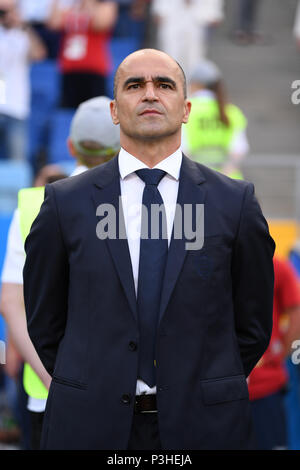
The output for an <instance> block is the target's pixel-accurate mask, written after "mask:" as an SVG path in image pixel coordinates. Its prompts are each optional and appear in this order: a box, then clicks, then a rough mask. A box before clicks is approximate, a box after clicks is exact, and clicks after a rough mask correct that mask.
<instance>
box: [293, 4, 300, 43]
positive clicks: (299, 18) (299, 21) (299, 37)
mask: <svg viewBox="0 0 300 470" xmlns="http://www.w3.org/2000/svg"><path fill="white" fill-rule="evenodd" d="M294 36H295V38H296V41H297V45H298V48H299V51H300V0H298V5H297V10H296V17H295V24H294Z"/></svg>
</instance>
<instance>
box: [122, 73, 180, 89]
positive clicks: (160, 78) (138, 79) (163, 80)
mask: <svg viewBox="0 0 300 470" xmlns="http://www.w3.org/2000/svg"><path fill="white" fill-rule="evenodd" d="M152 80H153V82H159V83H170V85H172V86H173V87H174V88H176V82H175V81H174V80H172V78H170V77H164V76H160V75H158V76H156V77H152ZM145 82H146V79H145V77H129V78H127V80H126V81H125V82H124V85H123V88H126V86H127V85H129V84H130V83H145Z"/></svg>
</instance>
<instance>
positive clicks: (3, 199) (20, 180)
mask: <svg viewBox="0 0 300 470" xmlns="http://www.w3.org/2000/svg"><path fill="white" fill-rule="evenodd" d="M0 181H1V186H0V214H4V215H7V214H10V213H12V212H13V210H14V209H15V208H16V206H17V200H18V199H17V197H18V191H19V189H21V188H25V187H28V186H31V184H32V170H31V166H30V164H29V163H28V162H18V161H12V160H2V161H0Z"/></svg>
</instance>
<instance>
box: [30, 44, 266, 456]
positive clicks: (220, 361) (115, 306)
mask: <svg viewBox="0 0 300 470" xmlns="http://www.w3.org/2000/svg"><path fill="white" fill-rule="evenodd" d="M190 107H191V104H190V102H189V101H188V100H187V98H186V85H185V77H184V73H183V71H182V69H181V68H180V66H179V65H178V64H177V63H176V62H175V61H174V60H173V59H172V58H171V57H169V56H168V55H166V54H165V53H163V52H161V51H157V50H151V49H147V50H141V51H137V52H135V53H133V54H131V55H129V56H128V57H127V58H126V59H125V60H124V61H123V62H122V64H121V65H120V67H119V69H118V71H117V74H116V77H115V99H114V100H113V101H112V103H111V114H112V119H113V122H114V123H115V124H120V138H121V150H120V152H119V154H118V155H117V156H116V157H115V158H113V159H112V160H111V161H110V162H108V163H105V164H104V165H101V166H100V167H97V168H95V169H92V170H89V171H88V172H86V173H84V174H82V175H79V176H75V177H73V178H69V179H68V180H65V181H61V182H56V183H53V184H51V185H48V186H47V187H46V191H45V200H44V203H43V205H42V208H41V211H40V213H39V215H38V217H37V219H36V220H35V222H34V223H33V225H32V228H31V232H30V235H29V236H28V238H27V242H26V253H27V259H26V264H25V268H24V293H25V304H26V312H27V318H28V330H29V334H30V336H31V339H32V341H33V344H34V345H35V347H36V349H37V352H38V354H39V355H40V358H41V360H42V362H43V364H44V365H45V367H46V369H47V370H48V372H49V373H50V374H51V375H52V378H53V379H52V383H51V386H50V391H49V398H48V402H47V407H46V415H45V421H44V429H43V443H42V448H43V449H120V450H121V449H137V450H140V449H152V450H158V449H249V448H252V445H253V443H252V433H251V423H250V419H251V418H250V408H249V397H248V388H247V381H246V378H247V376H248V375H249V373H250V371H251V370H252V369H253V367H254V366H255V364H256V363H257V361H258V360H259V358H260V357H261V356H262V354H263V352H264V351H265V349H266V348H267V345H268V343H269V339H270V335H271V330H272V300H273V282H274V278H273V262H272V257H273V252H274V242H273V240H272V239H271V237H270V235H269V231H268V226H267V223H266V221H265V219H264V217H263V215H262V212H261V210H260V207H259V205H258V203H257V201H256V199H255V196H254V189H253V185H252V184H251V183H247V182H244V181H236V180H232V179H230V178H228V177H226V176H224V175H221V174H220V173H217V172H214V171H212V170H210V169H208V168H206V167H205V166H203V165H200V164H197V163H195V162H193V161H191V160H190V159H188V158H187V157H185V156H184V155H182V153H181V151H180V144H181V126H182V124H183V123H186V122H187V120H188V116H189V112H190ZM154 206H156V207H159V208H161V211H160V212H159V215H158V217H157V218H156V219H155V221H156V222H157V223H156V225H155V223H154V222H153V219H152V212H151V217H149V213H150V212H149V211H150V208H152V207H154ZM201 208H202V209H203V208H204V210H201ZM198 209H199V211H198ZM151 210H152V209H151ZM197 214H198V218H197ZM147 215H148V219H147V218H145V217H146V216H147ZM178 220H179V223H178ZM147 223H148V224H150V225H147ZM145 227H148V232H146V231H145V230H146V229H145ZM149 227H150V228H151V233H150V232H149ZM180 228H181V229H182V230H180ZM152 229H153V230H154V229H155V230H154V232H155V234H156V235H155V236H154V235H153V236H152V233H154V232H152ZM149 233H150V235H151V236H149ZM124 234H125V236H124ZM180 234H181V235H180Z"/></svg>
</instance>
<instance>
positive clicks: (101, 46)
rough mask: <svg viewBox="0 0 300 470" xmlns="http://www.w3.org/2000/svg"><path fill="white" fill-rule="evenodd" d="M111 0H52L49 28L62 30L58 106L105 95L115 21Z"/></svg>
mask: <svg viewBox="0 0 300 470" xmlns="http://www.w3.org/2000/svg"><path fill="white" fill-rule="evenodd" d="M117 14H118V6H117V3H116V2H115V1H113V0H103V1H97V0H69V1H66V0H63V1H62V0H53V6H52V10H51V13H50V17H49V20H48V23H47V24H48V27H49V28H50V29H53V30H55V31H61V32H62V39H61V47H60V52H59V57H58V61H59V67H60V71H61V79H62V85H61V103H60V104H61V107H62V108H77V106H79V105H80V103H82V102H83V101H86V100H88V99H90V98H93V97H96V96H102V95H105V94H106V77H107V75H108V74H109V72H110V70H111V67H112V64H111V56H110V51H109V41H110V36H111V33H112V30H113V27H114V24H115V22H116V20H117Z"/></svg>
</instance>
